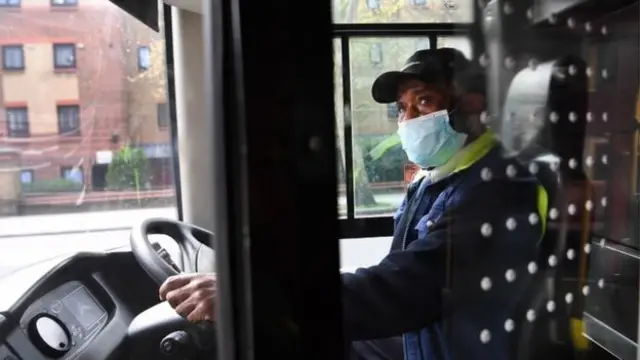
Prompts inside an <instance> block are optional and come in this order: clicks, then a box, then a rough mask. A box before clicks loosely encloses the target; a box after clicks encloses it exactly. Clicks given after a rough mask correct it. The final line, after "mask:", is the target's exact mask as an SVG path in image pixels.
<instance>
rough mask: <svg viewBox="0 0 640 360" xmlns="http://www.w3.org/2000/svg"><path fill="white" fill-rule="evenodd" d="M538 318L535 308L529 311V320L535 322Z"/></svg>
mask: <svg viewBox="0 0 640 360" xmlns="http://www.w3.org/2000/svg"><path fill="white" fill-rule="evenodd" d="M535 319H536V312H535V310H533V309H530V310H529V311H527V320H528V321H529V322H533V321H534V320H535Z"/></svg>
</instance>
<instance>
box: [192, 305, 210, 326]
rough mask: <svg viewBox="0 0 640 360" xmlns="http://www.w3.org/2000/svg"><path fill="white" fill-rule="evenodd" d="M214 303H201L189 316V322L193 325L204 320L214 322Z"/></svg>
mask: <svg viewBox="0 0 640 360" xmlns="http://www.w3.org/2000/svg"><path fill="white" fill-rule="evenodd" d="M213 312H214V310H213V302H200V303H198V305H197V306H196V307H195V309H193V311H191V313H190V314H189V316H187V320H189V321H190V322H192V323H196V322H198V321H202V320H211V321H213Z"/></svg>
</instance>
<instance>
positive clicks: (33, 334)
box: [28, 314, 71, 359]
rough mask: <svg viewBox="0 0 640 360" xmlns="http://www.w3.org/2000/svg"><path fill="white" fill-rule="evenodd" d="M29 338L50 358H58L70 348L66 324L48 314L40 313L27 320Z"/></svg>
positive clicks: (69, 337) (69, 336)
mask: <svg viewBox="0 0 640 360" xmlns="http://www.w3.org/2000/svg"><path fill="white" fill-rule="evenodd" d="M28 334H29V338H30V339H31V341H32V342H33V344H34V345H35V346H36V347H37V348H38V350H40V352H42V353H43V354H44V355H47V356H49V357H52V358H54V359H55V358H59V357H62V356H63V355H64V354H66V353H67V352H68V351H69V349H70V348H71V335H70V334H69V330H68V329H67V328H66V326H65V325H64V324H63V323H62V322H61V321H60V320H58V319H57V318H55V317H53V316H52V315H49V314H40V315H37V316H36V317H34V318H33V319H32V320H31V321H30V322H29V327H28Z"/></svg>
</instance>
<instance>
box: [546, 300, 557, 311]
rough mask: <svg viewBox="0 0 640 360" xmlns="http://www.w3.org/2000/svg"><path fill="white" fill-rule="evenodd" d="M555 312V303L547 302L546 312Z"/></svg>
mask: <svg viewBox="0 0 640 360" xmlns="http://www.w3.org/2000/svg"><path fill="white" fill-rule="evenodd" d="M555 310H556V303H555V302H553V300H549V301H547V311H548V312H554V311H555Z"/></svg>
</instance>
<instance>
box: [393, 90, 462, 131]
mask: <svg viewBox="0 0 640 360" xmlns="http://www.w3.org/2000/svg"><path fill="white" fill-rule="evenodd" d="M450 103H451V96H450V91H449V89H448V88H447V87H446V86H444V85H434V84H427V83H425V82H423V81H420V80H408V81H406V82H405V83H403V84H401V86H400V89H399V91H398V101H397V105H398V110H399V114H398V122H399V123H401V122H403V121H410V120H413V119H416V118H418V117H420V116H424V115H427V114H430V113H432V112H436V111H440V110H445V109H448V108H449V105H450Z"/></svg>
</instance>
